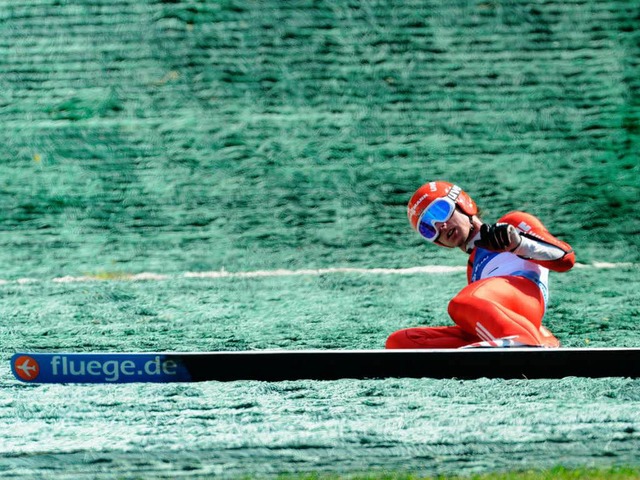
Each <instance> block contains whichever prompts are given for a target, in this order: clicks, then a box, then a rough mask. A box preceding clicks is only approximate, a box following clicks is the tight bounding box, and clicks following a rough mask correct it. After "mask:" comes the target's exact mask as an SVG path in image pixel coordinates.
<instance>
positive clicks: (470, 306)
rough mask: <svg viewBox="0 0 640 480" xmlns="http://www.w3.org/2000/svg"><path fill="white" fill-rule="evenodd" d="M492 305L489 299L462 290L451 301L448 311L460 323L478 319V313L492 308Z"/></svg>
mask: <svg viewBox="0 0 640 480" xmlns="http://www.w3.org/2000/svg"><path fill="white" fill-rule="evenodd" d="M491 306H492V302H491V301H489V300H486V299H484V298H482V297H477V296H473V295H469V294H466V293H464V292H461V293H460V294H458V295H456V296H455V297H453V298H452V299H451V301H449V305H448V307H447V312H448V313H449V316H450V317H451V318H452V319H453V321H454V322H456V323H457V324H460V323H459V322H472V321H474V320H477V315H478V313H480V312H486V311H488V310H490V309H491Z"/></svg>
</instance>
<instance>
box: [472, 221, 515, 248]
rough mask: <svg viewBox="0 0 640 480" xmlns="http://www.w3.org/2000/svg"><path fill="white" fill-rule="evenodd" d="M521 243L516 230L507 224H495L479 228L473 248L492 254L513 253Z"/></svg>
mask: <svg viewBox="0 0 640 480" xmlns="http://www.w3.org/2000/svg"><path fill="white" fill-rule="evenodd" d="M521 241H522V239H521V237H520V233H519V232H518V229H516V227H514V226H513V225H510V224H508V223H495V224H493V225H487V224H486V223H485V224H483V225H482V227H480V239H479V240H476V242H475V246H476V247H480V248H484V249H485V250H491V251H493V252H513V251H514V250H515V249H516V248H518V246H519V245H520V242H521Z"/></svg>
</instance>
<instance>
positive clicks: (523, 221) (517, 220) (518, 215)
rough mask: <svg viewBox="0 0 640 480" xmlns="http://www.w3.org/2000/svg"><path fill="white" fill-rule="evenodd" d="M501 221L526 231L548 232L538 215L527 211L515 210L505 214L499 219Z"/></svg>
mask: <svg viewBox="0 0 640 480" xmlns="http://www.w3.org/2000/svg"><path fill="white" fill-rule="evenodd" d="M498 222H499V223H508V224H510V225H513V226H514V227H516V228H517V229H518V230H520V231H521V232H524V233H528V232H530V231H532V230H533V231H539V232H546V231H547V229H546V227H545V226H544V225H543V223H542V222H541V221H540V219H539V218H538V217H535V216H533V215H531V214H530V213H527V212H521V211H518V210H516V211H513V212H509V213H507V214H506V215H503V216H502V217H500V219H499V220H498Z"/></svg>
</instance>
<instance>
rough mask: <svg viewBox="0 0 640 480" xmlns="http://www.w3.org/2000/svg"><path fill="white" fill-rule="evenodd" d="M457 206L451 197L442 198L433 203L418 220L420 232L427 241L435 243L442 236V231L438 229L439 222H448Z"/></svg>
mask: <svg viewBox="0 0 640 480" xmlns="http://www.w3.org/2000/svg"><path fill="white" fill-rule="evenodd" d="M455 209H456V204H455V202H454V201H453V200H451V198H449V197H442V198H438V199H436V200H434V201H433V202H431V205H429V206H428V207H427V208H426V210H425V211H424V212H422V215H420V218H419V219H418V232H420V235H422V236H423V237H424V238H425V239H426V240H428V241H430V242H435V241H436V240H437V239H438V236H440V230H439V229H438V228H437V227H436V225H435V224H436V223H437V222H440V223H442V222H446V221H447V220H449V219H450V218H451V216H452V215H453V212H454V210H455Z"/></svg>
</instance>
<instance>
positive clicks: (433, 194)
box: [407, 182, 478, 231]
mask: <svg viewBox="0 0 640 480" xmlns="http://www.w3.org/2000/svg"><path fill="white" fill-rule="evenodd" d="M447 197H448V198H450V199H451V200H453V201H455V205H456V206H457V207H458V208H459V209H460V210H462V211H463V212H464V213H466V214H467V215H468V216H470V217H471V216H473V215H476V214H477V213H478V207H477V206H476V203H475V202H474V201H473V200H472V199H471V197H470V196H469V195H468V194H467V193H466V192H464V191H463V190H462V189H461V188H460V187H458V186H457V185H453V184H452V183H449V182H429V183H425V184H424V185H422V186H421V187H420V188H419V189H418V190H416V193H414V194H413V196H412V197H411V200H409V204H408V205H407V216H408V217H409V222H410V223H411V226H412V227H413V229H414V230H416V231H418V220H419V219H420V217H421V216H422V214H423V213H424V211H425V210H426V209H427V207H428V206H429V205H431V203H432V202H433V201H434V200H437V199H438V198H447Z"/></svg>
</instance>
